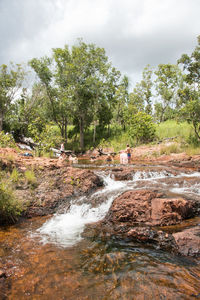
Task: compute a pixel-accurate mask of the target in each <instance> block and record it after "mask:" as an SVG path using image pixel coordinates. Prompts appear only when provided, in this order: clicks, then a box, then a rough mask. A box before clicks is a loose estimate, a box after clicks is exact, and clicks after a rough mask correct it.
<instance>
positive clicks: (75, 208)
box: [37, 175, 127, 247]
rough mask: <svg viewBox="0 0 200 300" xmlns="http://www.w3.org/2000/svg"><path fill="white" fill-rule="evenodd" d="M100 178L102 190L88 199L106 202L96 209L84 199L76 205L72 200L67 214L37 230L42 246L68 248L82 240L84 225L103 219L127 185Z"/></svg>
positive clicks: (108, 178)
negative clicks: (50, 244) (98, 198)
mask: <svg viewBox="0 0 200 300" xmlns="http://www.w3.org/2000/svg"><path fill="white" fill-rule="evenodd" d="M102 178H103V180H104V188H103V189H102V190H100V191H97V192H95V193H94V194H93V195H91V196H90V198H91V200H92V198H94V197H97V196H98V197H99V196H101V197H103V198H104V199H106V200H105V201H104V202H102V203H101V204H100V205H98V206H97V207H92V205H91V204H90V203H84V200H86V197H80V198H79V199H77V200H76V203H77V204H74V200H72V201H71V203H70V208H69V210H68V211H67V212H65V213H63V214H55V215H54V216H53V217H52V218H51V219H50V220H48V221H47V222H45V223H44V224H43V225H42V227H41V228H39V229H38V230H37V234H39V235H40V239H41V242H42V243H43V244H45V243H48V242H51V243H54V244H56V245H58V246H61V247H70V246H72V245H74V244H76V243H77V242H79V241H80V240H81V239H82V237H81V233H82V232H83V230H84V227H85V225H86V224H88V223H93V222H97V221H99V220H101V219H103V218H104V216H105V215H106V213H107V211H108V210H109V207H110V205H111V203H112V202H113V199H114V197H116V195H117V194H118V193H119V192H122V190H123V189H124V188H125V187H126V186H127V185H126V184H125V183H123V182H120V181H119V182H117V181H114V180H113V179H112V178H111V177H110V175H107V176H106V175H102ZM79 202H80V203H82V204H80V203H79ZM87 202H88V200H87Z"/></svg>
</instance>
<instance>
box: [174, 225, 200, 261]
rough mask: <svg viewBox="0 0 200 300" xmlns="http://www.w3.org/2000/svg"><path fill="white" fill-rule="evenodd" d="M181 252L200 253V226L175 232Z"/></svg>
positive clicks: (193, 254)
mask: <svg viewBox="0 0 200 300" xmlns="http://www.w3.org/2000/svg"><path fill="white" fill-rule="evenodd" d="M173 237H174V239H175V241H176V244H177V245H178V251H179V253H181V254H183V255H189V256H199V255H200V226H195V227H193V228H189V229H186V230H183V231H182V232H177V233H174V234H173Z"/></svg>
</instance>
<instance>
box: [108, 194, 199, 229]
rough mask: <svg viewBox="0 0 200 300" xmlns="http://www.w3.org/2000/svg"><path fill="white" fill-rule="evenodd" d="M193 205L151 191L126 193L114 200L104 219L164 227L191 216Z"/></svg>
mask: <svg viewBox="0 0 200 300" xmlns="http://www.w3.org/2000/svg"><path fill="white" fill-rule="evenodd" d="M194 204H196V202H193V201H188V200H185V199H183V198H172V199H168V198H164V195H162V194H161V193H158V192H156V191H151V190H136V191H128V192H125V193H123V194H122V195H120V196H119V197H118V198H116V199H115V200H114V202H113V204H112V206H111V208H110V211H109V213H108V215H107V217H106V218H107V220H108V221H112V222H113V223H119V222H127V223H129V224H132V225H135V224H146V225H150V226H155V225H160V226H164V225H165V226H166V225H172V224H177V223H180V222H181V221H182V220H183V219H185V218H187V217H188V216H190V215H192V213H193V209H194Z"/></svg>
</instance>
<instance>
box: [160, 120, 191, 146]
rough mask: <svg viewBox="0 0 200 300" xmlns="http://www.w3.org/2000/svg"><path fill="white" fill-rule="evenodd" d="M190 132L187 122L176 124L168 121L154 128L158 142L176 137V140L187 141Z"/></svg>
mask: <svg viewBox="0 0 200 300" xmlns="http://www.w3.org/2000/svg"><path fill="white" fill-rule="evenodd" d="M192 132H193V129H192V126H191V125H189V124H188V123H187V122H183V123H177V122H176V121H173V120H168V121H166V122H163V123H160V124H158V125H157V126H156V135H157V137H158V139H159V140H162V139H164V138H172V137H177V139H178V140H185V141H187V140H188V139H189V137H190V136H191V134H192Z"/></svg>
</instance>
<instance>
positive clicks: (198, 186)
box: [171, 182, 200, 195]
mask: <svg viewBox="0 0 200 300" xmlns="http://www.w3.org/2000/svg"><path fill="white" fill-rule="evenodd" d="M171 192H173V193H176V194H185V193H189V194H194V195H200V183H195V184H193V185H192V186H188V185H187V182H184V184H183V187H175V188H172V189H171Z"/></svg>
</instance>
